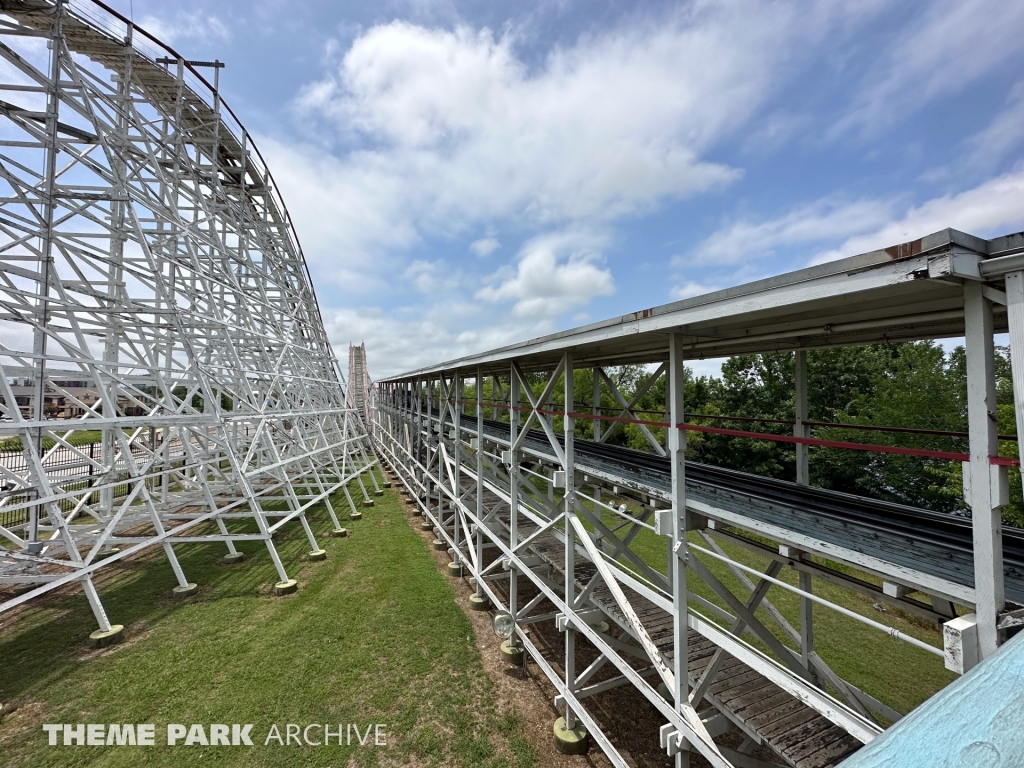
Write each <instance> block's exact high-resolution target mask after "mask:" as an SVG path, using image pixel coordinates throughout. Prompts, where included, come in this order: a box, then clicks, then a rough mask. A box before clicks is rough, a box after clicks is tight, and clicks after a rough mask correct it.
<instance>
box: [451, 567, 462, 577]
mask: <svg viewBox="0 0 1024 768" xmlns="http://www.w3.org/2000/svg"><path fill="white" fill-rule="evenodd" d="M448 575H449V576H455V577H456V578H458V577H460V576H462V563H448Z"/></svg>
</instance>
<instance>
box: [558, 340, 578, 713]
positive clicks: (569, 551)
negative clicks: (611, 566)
mask: <svg viewBox="0 0 1024 768" xmlns="http://www.w3.org/2000/svg"><path fill="white" fill-rule="evenodd" d="M572 362H573V361H572V350H571V349H567V350H566V351H565V353H564V356H563V358H562V372H563V375H564V376H565V416H564V417H563V427H564V430H565V453H564V459H563V463H562V469H563V471H564V472H565V497H564V498H563V500H562V511H563V514H564V515H565V604H566V606H568V607H570V608H574V607H575V602H576V572H575V571H576V533H575V530H576V529H575V528H574V527H573V524H572V519H573V518H574V517H575V515H576V512H575V509H574V508H575V504H576V478H575V474H576V473H575V453H576V450H575V446H574V441H575V429H576V419H574V418H573V417H572V416H570V415H569V414H571V413H572V402H573V394H574V392H573V383H574V382H573V365H572ZM555 373H556V374H557V371H556V372H555ZM575 685H576V631H575V629H573V627H572V624H569V625H568V626H567V627H566V630H565V686H566V688H567V689H568V690H569V692H570V693H572V692H573V691H574V690H575ZM565 727H566V729H572V728H575V727H576V716H575V714H574V713H573V711H572V707H571V706H570V705H569V700H568V697H566V703H565Z"/></svg>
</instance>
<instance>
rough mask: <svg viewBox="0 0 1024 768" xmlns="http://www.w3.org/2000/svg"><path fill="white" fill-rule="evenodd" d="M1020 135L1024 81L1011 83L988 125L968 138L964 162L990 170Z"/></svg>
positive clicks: (1022, 134)
mask: <svg viewBox="0 0 1024 768" xmlns="http://www.w3.org/2000/svg"><path fill="white" fill-rule="evenodd" d="M1022 139H1024V81H1021V82H1019V83H1017V85H1015V86H1014V87H1013V88H1012V89H1011V91H1010V95H1009V97H1008V98H1007V99H1006V105H1005V106H1004V107H1003V109H1002V110H1001V111H1000V112H999V113H998V114H997V115H996V116H995V117H994V118H993V119H992V122H990V123H989V124H988V126H987V127H986V128H985V129H984V130H982V131H980V132H979V133H977V134H976V135H974V136H972V137H971V138H970V140H969V141H968V146H969V147H971V150H972V151H971V155H970V157H969V158H968V160H967V162H966V163H965V167H966V168H969V169H974V170H977V169H984V170H990V169H991V168H992V167H993V166H994V165H995V164H996V163H998V161H999V160H1000V159H1002V158H1003V157H1005V156H1006V154H1007V153H1008V152H1009V151H1010V150H1012V149H1014V148H1015V147H1016V146H1017V145H1018V144H1020V142H1021V140H1022Z"/></svg>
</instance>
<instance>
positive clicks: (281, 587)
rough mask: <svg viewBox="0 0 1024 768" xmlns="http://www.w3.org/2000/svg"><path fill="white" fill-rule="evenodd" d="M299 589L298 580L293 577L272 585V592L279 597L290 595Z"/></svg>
mask: <svg viewBox="0 0 1024 768" xmlns="http://www.w3.org/2000/svg"><path fill="white" fill-rule="evenodd" d="M298 591H299V582H297V581H296V580H295V579H288V581H279V582H277V584H275V585H274V594H275V595H277V596H278V597H280V596H281V595H290V594H292V593H294V592H298Z"/></svg>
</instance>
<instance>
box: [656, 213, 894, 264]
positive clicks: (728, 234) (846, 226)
mask: <svg viewBox="0 0 1024 768" xmlns="http://www.w3.org/2000/svg"><path fill="white" fill-rule="evenodd" d="M894 208H895V204H894V202H893V201H886V200H858V201H854V202H849V203H840V202H839V201H838V200H835V199H825V200H819V201H817V202H814V203H811V204H809V205H804V206H801V207H799V208H796V209H794V210H793V211H790V212H789V213H787V214H786V215H784V216H781V217H780V218H777V219H770V220H768V221H761V222H752V221H737V222H735V223H733V224H730V225H729V226H728V227H726V228H724V229H721V230H719V231H718V232H715V233H714V234H713V235H711V236H710V237H708V238H706V239H705V240H704V241H703V242H702V243H700V245H698V246H697V247H696V248H695V249H694V250H693V252H692V253H691V254H689V255H687V256H685V257H679V258H677V259H676V263H677V265H679V264H708V265H723V264H739V263H749V262H750V261H753V260H754V259H757V258H762V257H765V256H769V255H772V254H773V253H775V249H776V248H778V247H780V246H792V245H802V244H807V243H818V242H822V241H832V242H835V240H836V239H837V238H841V237H847V236H850V235H853V234H857V233H860V232H864V231H865V230H868V229H871V228H873V227H879V226H881V225H882V224H883V223H884V222H886V221H889V220H890V219H891V218H892V216H893V211H894Z"/></svg>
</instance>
